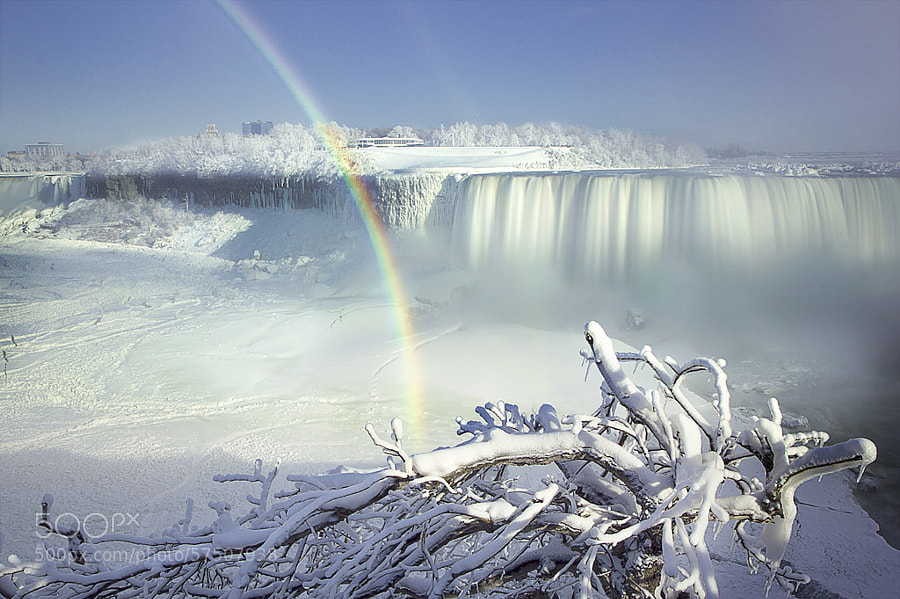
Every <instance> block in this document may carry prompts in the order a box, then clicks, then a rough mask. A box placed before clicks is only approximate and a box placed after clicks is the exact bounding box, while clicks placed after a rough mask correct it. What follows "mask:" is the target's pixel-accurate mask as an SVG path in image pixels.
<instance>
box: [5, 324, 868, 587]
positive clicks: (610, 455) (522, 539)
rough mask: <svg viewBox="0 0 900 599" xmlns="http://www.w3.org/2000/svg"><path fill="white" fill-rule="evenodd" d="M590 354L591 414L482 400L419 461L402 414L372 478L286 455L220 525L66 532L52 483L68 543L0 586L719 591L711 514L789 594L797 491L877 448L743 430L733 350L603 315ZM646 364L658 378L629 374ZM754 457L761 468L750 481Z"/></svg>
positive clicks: (188, 520) (50, 523) (49, 525)
mask: <svg viewBox="0 0 900 599" xmlns="http://www.w3.org/2000/svg"><path fill="white" fill-rule="evenodd" d="M585 339H586V340H587V343H588V347H587V349H585V350H584V351H583V352H582V356H583V357H584V359H585V361H586V363H587V364H588V367H589V368H590V369H593V368H596V369H597V370H599V372H600V374H601V376H602V379H603V380H602V383H601V387H600V393H601V402H600V405H599V407H598V408H597V409H596V410H595V411H594V412H593V413H590V414H583V415H573V416H566V417H560V416H559V415H558V414H557V413H556V410H555V409H554V408H553V407H552V406H549V405H545V406H542V407H541V408H540V409H539V411H538V412H537V413H536V414H530V415H525V414H522V413H521V412H520V410H519V408H518V407H517V406H515V405H512V404H504V403H497V404H490V403H489V404H486V405H484V406H482V407H479V408H478V409H477V410H476V412H477V413H478V415H479V417H480V419H478V420H471V421H463V420H462V419H458V424H459V431H458V432H459V434H460V435H463V436H466V437H468V438H467V439H466V440H465V441H463V442H462V443H460V444H459V445H456V446H454V447H449V448H440V449H435V450H433V451H430V452H427V453H422V454H415V455H410V454H409V453H407V452H406V450H405V449H404V447H403V427H402V423H401V422H400V421H399V420H394V421H393V422H392V423H391V434H390V438H389V439H386V438H382V437H381V436H379V434H378V433H377V432H376V431H375V429H374V428H372V427H371V426H370V427H367V431H368V432H369V435H370V437H371V439H372V441H373V442H374V444H375V445H376V446H378V447H380V448H381V449H382V451H384V452H385V453H386V454H387V455H388V465H387V467H385V468H383V469H380V470H375V471H368V472H363V471H357V470H351V469H339V470H337V471H334V472H332V473H330V474H326V475H322V476H288V477H287V481H289V482H290V483H292V484H293V488H291V489H289V490H287V491H280V492H273V491H274V483H275V480H276V477H277V474H278V467H277V465H276V466H275V468H273V469H272V470H271V471H270V472H268V473H264V472H263V469H262V462H261V461H257V463H256V468H255V470H254V472H253V473H252V474H249V475H230V476H219V477H216V480H218V481H221V482H232V481H244V482H250V483H257V484H259V485H260V492H259V494H258V495H251V496H248V498H247V499H248V501H249V502H250V504H251V506H252V507H251V508H250V509H249V510H248V511H247V512H246V513H244V514H243V515H241V516H234V515H233V510H232V508H231V506H229V505H228V504H226V503H223V502H210V503H209V506H210V508H212V509H213V510H215V511H216V512H217V514H218V518H217V519H216V520H215V521H214V522H213V523H212V524H211V525H209V526H202V527H196V526H192V512H193V509H192V503H191V502H190V501H188V507H187V512H186V514H185V517H184V518H183V519H181V520H179V521H178V522H176V523H175V524H174V525H173V526H172V527H171V528H170V529H169V530H167V531H165V532H164V533H163V534H162V535H159V536H154V537H138V536H130V535H121V534H108V535H104V536H101V537H97V538H91V537H90V536H89V535H87V534H86V533H85V531H83V530H81V529H79V528H72V529H66V528H63V527H61V526H60V525H59V524H58V522H59V519H53V518H52V515H51V510H52V503H53V501H52V497H50V496H45V499H44V502H43V504H42V511H41V514H42V515H41V517H40V518H39V522H38V525H39V526H41V527H43V528H45V529H47V531H49V532H50V533H55V536H57V537H59V538H63V539H66V540H67V546H66V547H65V548H59V547H56V548H53V547H50V546H48V547H47V548H46V549H47V550H46V551H45V552H44V559H43V560H42V561H36V562H24V561H19V560H17V559H14V558H12V557H11V558H10V562H11V563H10V564H8V565H3V566H0V595H3V596H4V597H89V596H90V597H106V596H116V597H144V596H148V597H150V596H165V597H230V598H233V599H236V598H239V597H240V598H250V597H347V598H349V597H353V598H363V597H375V596H389V595H397V594H402V595H408V596H415V597H431V598H437V597H442V596H445V595H456V596H460V597H462V596H472V595H475V594H477V595H479V596H492V595H496V596H523V595H533V596H538V595H539V596H547V597H552V596H567V597H569V596H573V595H574V596H578V597H604V596H614V597H623V596H627V597H651V596H652V597H681V596H684V595H682V594H683V593H684V594H687V595H689V596H691V597H716V596H718V586H717V582H716V577H715V572H714V567H713V566H714V564H713V561H712V559H711V557H710V554H709V550H708V547H707V538H708V537H709V536H710V534H711V533H710V532H709V531H708V529H709V523H710V522H716V523H718V524H719V525H724V524H726V523H730V524H731V525H732V526H733V527H734V532H735V535H736V536H737V538H738V540H739V542H740V544H741V546H743V548H744V549H745V550H746V552H747V557H748V562H749V563H750V564H751V566H753V567H755V566H757V565H763V566H764V567H765V569H766V571H767V572H768V577H767V578H766V580H765V581H764V582H761V584H765V585H771V583H772V582H777V583H779V584H780V585H782V586H784V587H786V588H787V589H796V587H797V586H798V585H800V584H802V583H803V582H805V581H807V580H808V578H806V577H805V576H803V575H801V574H797V573H795V572H793V571H791V569H790V568H787V567H783V566H782V565H781V560H782V557H783V555H784V550H785V547H786V545H787V542H788V541H789V539H790V536H791V529H792V524H793V520H794V516H795V514H796V506H795V504H794V491H795V490H796V488H797V486H798V485H799V484H801V483H802V482H804V481H806V480H808V479H810V478H812V477H817V476H820V475H822V474H826V473H829V472H836V471H839V470H843V469H846V468H859V472H860V476H861V475H862V471H863V470H864V469H865V467H866V466H867V465H868V464H870V463H871V462H872V461H873V460H874V459H875V454H876V450H875V446H874V444H873V443H872V442H871V441H868V440H866V439H853V440H850V441H846V442H844V443H839V444H836V445H832V446H828V447H825V446H823V444H824V443H825V442H826V441H827V439H828V436H827V435H826V434H825V433H815V432H807V433H790V434H786V433H785V432H784V431H783V430H782V426H781V412H780V409H779V406H778V402H777V401H776V400H772V401H771V404H770V408H771V413H772V414H771V418H768V419H766V418H759V419H757V420H756V421H755V422H754V423H753V424H752V426H750V427H749V428H747V429H746V430H740V431H734V430H733V428H734V427H735V423H734V422H732V417H731V410H730V406H729V403H730V401H729V393H728V388H727V385H726V375H725V372H724V370H723V368H724V363H722V362H719V361H715V360H711V359H706V358H698V359H694V360H690V361H688V362H685V363H683V364H678V363H676V362H675V361H674V360H672V359H671V358H666V359H665V360H659V359H658V358H657V357H656V356H655V355H654V354H653V352H652V351H651V350H650V348H644V349H643V350H642V351H640V352H638V353H617V352H615V351H614V350H613V344H612V341H611V339H610V338H609V337H608V336H607V335H606V333H605V332H604V330H603V328H602V327H601V326H600V325H599V324H597V323H595V322H591V323H588V325H587V326H586V328H585ZM624 362H633V363H634V364H635V365H636V366H637V367H644V368H646V369H648V372H649V373H650V375H651V377H652V378H650V379H649V380H655V381H656V383H655V387H654V388H645V387H642V386H639V385H638V384H637V383H636V382H635V381H634V379H633V378H632V377H631V376H629V375H628V374H627V373H626V372H625V370H624V369H623V367H622V364H623V363H624ZM693 373H703V374H705V375H706V376H709V377H711V379H712V381H713V383H714V386H715V389H716V396H715V399H714V401H713V403H712V404H711V405H710V406H695V405H694V404H693V403H691V397H689V395H688V393H687V392H686V391H685V390H684V389H683V388H682V384H683V382H684V380H685V377H687V376H689V375H692V374H693ZM743 462H754V463H755V464H756V465H758V466H760V468H757V470H759V471H760V472H761V471H763V470H764V471H765V480H758V479H756V478H752V477H751V475H749V474H747V473H748V472H752V471H753V470H752V469H751V468H749V467H746V466H745V465H744V464H742V463H743ZM109 546H113V547H116V546H132V547H138V548H140V550H141V551H140V555H142V556H143V557H142V559H140V560H137V561H134V562H132V563H128V564H124V565H121V564H114V563H107V562H105V561H104V560H103V559H102V555H103V552H102V551H100V549H99V548H100V547H109Z"/></svg>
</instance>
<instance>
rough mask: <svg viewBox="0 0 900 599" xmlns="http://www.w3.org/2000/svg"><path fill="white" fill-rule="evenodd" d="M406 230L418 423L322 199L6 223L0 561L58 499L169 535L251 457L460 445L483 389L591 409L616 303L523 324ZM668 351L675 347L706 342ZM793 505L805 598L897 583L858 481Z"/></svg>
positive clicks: (108, 211)
mask: <svg viewBox="0 0 900 599" xmlns="http://www.w3.org/2000/svg"><path fill="white" fill-rule="evenodd" d="M395 242H396V244H397V248H398V250H399V252H398V269H399V270H400V273H401V276H402V278H403V280H404V281H406V283H407V286H408V288H409V289H408V291H409V296H410V297H411V298H412V297H415V298H417V299H416V300H411V301H413V303H414V306H413V307H414V314H415V318H414V323H413V329H414V339H413V342H414V345H416V346H417V350H416V352H415V355H416V360H417V368H416V371H417V373H418V378H419V380H420V381H421V384H422V387H423V396H424V398H425V399H424V403H423V405H422V406H421V408H420V411H421V412H422V413H421V415H420V416H418V417H417V415H416V414H411V413H410V410H411V406H410V402H409V400H408V399H407V391H406V386H407V373H406V371H405V370H404V367H403V361H402V360H400V359H397V358H398V348H399V347H400V344H399V342H398V335H399V334H398V332H397V329H396V327H395V325H394V310H395V306H393V305H392V304H391V300H390V299H389V298H387V297H386V295H385V287H384V285H383V283H382V277H381V275H380V273H379V272H378V270H377V267H376V262H375V260H374V257H373V252H372V249H371V245H370V242H369V240H368V238H367V236H366V234H365V231H364V230H363V229H362V228H361V227H360V226H358V225H353V224H346V223H340V222H338V221H335V220H331V219H329V218H326V217H325V216H323V215H322V214H320V213H318V212H314V211H292V212H279V211H247V210H245V211H224V212H204V213H186V212H183V211H181V210H179V209H177V208H174V207H165V206H160V205H158V204H152V203H131V204H124V205H122V204H117V205H112V204H108V203H105V202H102V201H95V200H85V201H80V202H76V203H73V204H72V205H70V206H69V208H68V209H63V208H59V207H57V208H48V209H45V210H43V211H38V212H34V211H32V212H25V213H18V214H15V215H6V216H5V217H4V218H3V220H2V221H0V273H2V275H0V306H2V315H3V316H2V319H0V346H2V349H3V351H4V352H5V356H4V368H5V370H4V373H3V375H2V376H3V378H2V381H0V383H2V384H0V410H2V413H3V418H2V420H0V472H2V477H0V530H2V531H3V539H2V547H0V559H6V556H7V555H8V554H10V553H15V554H19V555H21V556H27V557H30V556H33V555H34V554H35V552H36V550H37V548H38V546H39V544H40V543H41V539H40V537H39V534H38V530H37V529H36V527H35V526H34V523H35V513H36V512H37V511H38V510H39V506H40V500H41V497H42V495H43V494H44V493H47V492H50V493H52V494H53V495H54V496H55V498H56V503H55V504H54V509H55V510H56V511H58V512H60V513H70V514H72V517H73V518H75V517H76V515H77V517H80V518H84V517H85V516H88V515H91V523H90V526H94V527H102V526H103V525H104V523H106V524H108V525H111V526H112V525H116V526H118V527H119V531H120V532H127V533H152V532H159V531H160V530H162V529H163V528H164V527H166V526H168V525H169V524H171V523H172V522H174V521H175V520H176V519H178V518H180V517H181V515H182V514H183V511H184V505H185V500H186V499H187V498H188V497H191V498H193V499H194V500H195V502H196V505H197V506H198V507H196V508H195V513H196V516H195V520H198V521H199V520H200V519H204V518H205V519H206V520H207V521H209V520H212V519H213V516H214V512H213V511H212V510H211V509H206V508H205V504H206V502H207V501H210V500H222V499H226V500H228V501H230V502H232V503H233V504H239V503H241V502H242V501H243V499H242V496H243V494H244V493H245V492H246V490H245V489H243V488H240V486H239V485H233V486H234V488H229V487H228V486H227V485H221V484H218V483H215V482H213V481H212V477H213V475H215V474H218V473H231V472H249V471H251V470H252V464H253V461H254V460H255V459H257V458H261V459H262V460H264V462H265V463H266V464H267V465H268V464H272V463H274V462H275V461H276V460H279V459H280V460H281V463H282V468H281V473H282V475H283V474H287V473H313V472H321V471H324V470H326V469H328V468H331V467H333V466H335V465H338V464H347V465H353V466H370V465H378V464H381V463H382V460H383V457H382V456H381V453H380V451H378V450H376V449H375V448H373V447H372V446H371V444H370V442H369V440H368V438H367V436H366V434H365V433H364V431H363V427H364V425H365V424H366V423H372V424H374V425H375V426H376V428H377V429H379V430H387V429H388V423H389V421H390V419H391V418H392V417H394V416H396V415H400V416H403V417H404V418H405V419H406V420H407V422H410V421H412V422H413V423H417V422H418V424H413V425H412V426H411V427H410V426H408V427H407V429H408V430H409V433H410V436H411V439H410V442H411V443H412V444H413V447H412V449H413V451H421V450H425V449H430V448H432V447H435V446H437V445H442V444H450V443H454V442H455V439H456V437H455V430H456V426H455V423H454V418H455V417H456V416H458V415H459V416H463V417H467V418H468V417H469V416H470V415H471V414H472V410H473V408H474V407H475V406H477V405H479V404H481V403H484V402H487V401H496V400H498V399H502V400H505V401H507V402H513V403H517V404H518V405H520V406H521V407H522V408H523V409H524V410H535V409H536V408H537V407H538V406H539V405H540V404H542V403H553V404H555V405H556V406H557V407H558V409H559V411H560V412H562V413H572V412H582V413H583V412H586V411H591V410H592V409H593V407H594V405H595V403H596V398H597V394H596V391H595V388H596V385H597V384H598V380H597V378H595V377H591V378H589V379H588V381H587V382H585V381H584V370H583V368H582V364H581V359H580V357H579V355H578V351H579V349H580V348H581V347H582V345H583V339H582V336H581V330H582V327H583V323H584V322H585V321H586V320H588V319H592V318H593V319H598V320H605V321H606V322H610V319H613V322H610V324H609V325H608V328H609V329H610V330H616V328H617V327H618V326H620V324H619V323H620V322H621V321H622V320H623V319H622V316H623V315H622V314H621V313H620V312H617V311H615V310H612V309H609V308H606V307H601V306H595V307H594V309H591V310H583V309H582V308H581V307H579V308H577V309H572V310H570V311H569V313H567V315H566V316H567V318H566V319H565V320H566V321H568V324H563V325H556V324H554V325H553V326H550V325H549V324H548V325H547V326H529V325H523V324H520V323H518V322H517V321H516V319H515V318H512V317H510V313H512V312H515V311H516V310H528V309H529V308H528V306H522V305H517V304H520V303H523V302H524V298H523V302H517V301H516V298H513V297H506V298H503V297H502V296H494V297H492V299H494V300H496V301H500V302H501V303H500V304H499V305H496V304H494V305H492V304H491V302H490V301H488V302H486V303H481V302H479V301H478V296H479V292H478V288H477V286H476V281H475V279H473V277H472V276H471V275H469V274H468V273H466V272H463V271H460V270H458V269H455V268H453V267H451V266H449V265H447V264H446V262H445V261H443V260H442V259H441V252H440V251H438V250H435V249H433V248H432V249H431V250H430V251H425V250H424V246H422V245H421V240H420V239H418V238H417V237H416V236H415V235H414V234H410V235H406V236H405V237H402V238H398V239H396V240H395ZM476 306H478V307H479V309H474V308H475V307H476ZM498 315H501V316H500V317H498ZM548 322H549V321H548ZM644 333H646V334H647V337H649V339H644V340H642V339H641V335H642V334H644ZM623 336H625V335H623ZM627 337H628V338H629V340H631V339H632V338H633V342H634V343H643V342H648V341H650V342H652V341H654V338H655V337H656V334H655V333H654V332H653V331H652V330H651V329H648V330H646V331H642V332H639V333H638V332H629V333H628V334H627ZM655 348H656V349H657V350H658V353H660V354H661V355H665V353H671V354H672V355H674V356H676V357H677V358H678V359H679V360H684V359H687V358H688V357H691V356H690V355H687V354H688V353H689V352H691V351H692V350H691V349H689V348H687V347H685V346H679V345H678V344H676V343H674V342H667V343H662V344H661V346H660V345H656V346H655ZM700 349H701V351H702V348H700ZM410 429H411V430H410ZM282 480H283V479H282ZM799 499H800V501H801V505H800V515H799V520H798V525H797V526H796V527H795V532H794V538H793V540H792V542H791V545H790V546H789V549H788V553H787V556H786V559H787V561H788V562H789V563H790V564H791V565H792V567H794V568H795V569H797V570H800V571H803V572H805V573H807V574H809V575H810V576H811V577H812V579H813V581H814V582H813V583H812V584H811V585H810V586H808V587H807V588H806V590H805V591H802V592H801V595H800V596H807V597H834V596H839V597H847V598H849V597H865V598H869V597H888V596H893V594H894V593H895V591H896V585H895V579H896V573H897V572H898V571H900V552H897V551H895V550H894V549H892V548H891V547H889V546H888V545H887V544H886V543H885V542H884V541H883V540H882V539H881V537H879V536H878V535H877V534H876V530H877V526H876V524H875V523H874V522H873V521H872V520H871V519H869V518H868V517H867V516H866V514H865V513H864V512H863V511H862V510H861V509H860V508H859V507H858V506H857V505H856V504H855V503H854V501H853V498H852V495H851V490H850V484H849V478H848V477H844V476H830V477H825V478H824V479H823V480H822V481H820V482H819V483H815V482H809V483H807V484H805V485H804V486H803V487H801V490H800V494H799ZM727 536H728V535H727V533H723V535H722V537H721V538H720V539H719V540H718V541H717V543H716V544H715V549H714V552H715V555H714V557H715V559H716V560H717V562H718V568H719V570H718V571H719V578H720V588H721V589H722V596H724V597H748V598H752V597H763V596H764V575H763V574H761V573H758V574H756V575H751V574H750V573H748V571H747V568H746V566H745V565H744V563H743V561H742V559H740V558H739V555H738V552H737V551H736V550H734V548H733V547H732V544H731V542H730V539H728V538H726V537H727ZM803 593H807V594H806V595H804V594H803ZM830 593H831V594H830ZM780 594H781V592H780V591H777V590H773V591H772V593H771V596H779V595H780Z"/></svg>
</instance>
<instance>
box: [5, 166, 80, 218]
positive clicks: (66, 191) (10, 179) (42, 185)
mask: <svg viewBox="0 0 900 599" xmlns="http://www.w3.org/2000/svg"><path fill="white" fill-rule="evenodd" d="M84 195H85V178H84V175H83V174H79V173H64V174H15V173H13V174H6V173H4V174H2V175H0V214H5V213H7V212H10V211H11V210H14V209H16V208H22V207H30V208H35V207H39V206H40V207H48V206H56V205H57V204H60V203H64V202H69V201H71V200H77V199H78V198H81V197H84Z"/></svg>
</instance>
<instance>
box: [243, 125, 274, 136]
mask: <svg viewBox="0 0 900 599" xmlns="http://www.w3.org/2000/svg"><path fill="white" fill-rule="evenodd" d="M273 126H274V125H272V121H252V122H249V123H244V124H243V125H241V132H242V133H243V134H244V137H250V136H251V135H268V134H269V133H271V132H272V128H273Z"/></svg>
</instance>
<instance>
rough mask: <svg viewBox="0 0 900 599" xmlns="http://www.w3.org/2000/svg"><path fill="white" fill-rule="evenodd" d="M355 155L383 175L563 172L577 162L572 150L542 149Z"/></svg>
mask: <svg viewBox="0 0 900 599" xmlns="http://www.w3.org/2000/svg"><path fill="white" fill-rule="evenodd" d="M354 154H355V155H357V156H360V157H361V158H362V160H364V161H365V162H367V163H368V164H369V165H371V166H373V167H375V168H376V169H378V170H382V171H412V170H417V171H421V170H447V171H453V172H460V171H461V172H497V171H499V172H509V171H514V170H539V169H540V170H546V169H548V168H553V167H554V166H556V167H557V168H559V166H558V165H559V163H560V159H561V156H563V155H565V156H567V157H569V158H570V159H569V162H570V163H571V162H574V161H575V157H574V156H571V154H570V152H569V149H568V148H541V147H499V148H485V147H447V146H445V147H430V148H421V147H420V148H417V147H409V148H364V149H359V150H356V151H355V153H354Z"/></svg>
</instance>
